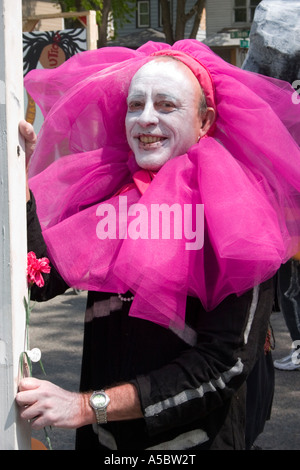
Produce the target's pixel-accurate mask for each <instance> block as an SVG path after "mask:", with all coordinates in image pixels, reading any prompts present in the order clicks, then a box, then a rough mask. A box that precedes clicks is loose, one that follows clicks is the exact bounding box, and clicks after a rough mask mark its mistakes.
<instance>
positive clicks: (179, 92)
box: [125, 59, 202, 170]
mask: <svg viewBox="0 0 300 470" xmlns="http://www.w3.org/2000/svg"><path fill="white" fill-rule="evenodd" d="M201 93H202V91H201V88H200V85H199V83H198V80H197V79H196V77H195V76H194V74H193V73H192V72H191V71H190V70H189V69H188V67H186V66H185V65H184V64H182V63H181V62H178V61H174V60H162V59H160V60H152V61H150V62H148V63H147V64H145V65H144V66H143V67H141V68H140V69H139V70H138V72H137V73H136V74H135V76H134V77H133V79H132V82H131V85H130V89H129V93H128V99H127V102H128V111H127V115H126V121H125V124H126V135H127V140H128V143H129V146H130V148H131V149H132V151H133V153H134V155H135V159H136V161H137V163H138V165H139V166H140V167H141V168H145V169H148V170H158V169H159V168H161V166H162V165H164V163H166V162H167V161H168V160H169V159H170V158H173V157H176V156H178V155H182V154H184V153H185V152H187V150H188V149H189V148H190V147H191V146H192V145H194V144H195V143H196V142H197V141H198V138H199V131H200V128H201V125H202V119H201V118H200V116H199V112H198V111H199V101H200V97H201V96H202V95H201Z"/></svg>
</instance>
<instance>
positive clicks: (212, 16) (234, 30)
mask: <svg viewBox="0 0 300 470" xmlns="http://www.w3.org/2000/svg"><path fill="white" fill-rule="evenodd" d="M259 3H260V0H207V1H206V38H205V39H204V40H203V42H204V43H205V44H207V45H208V46H209V47H210V48H211V49H212V50H213V51H215V52H216V53H217V54H218V55H220V56H221V57H222V58H223V59H224V60H226V61H227V62H230V63H231V64H233V65H237V66H238V67H241V66H242V64H243V62H244V60H245V58H246V54H247V52H248V48H249V33H250V28H251V24H252V21H253V17H254V12H255V8H256V7H257V5H258V4H259Z"/></svg>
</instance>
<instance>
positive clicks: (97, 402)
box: [91, 392, 109, 409]
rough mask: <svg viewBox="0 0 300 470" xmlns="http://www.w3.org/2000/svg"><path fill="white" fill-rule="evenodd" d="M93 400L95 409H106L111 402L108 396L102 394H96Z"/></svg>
mask: <svg viewBox="0 0 300 470" xmlns="http://www.w3.org/2000/svg"><path fill="white" fill-rule="evenodd" d="M91 398H92V403H93V406H94V407H95V408H100V409H101V408H103V407H105V406H106V405H108V402H109V400H108V397H107V395H106V394H105V393H102V392H97V393H94V394H93V396H92V397H91Z"/></svg>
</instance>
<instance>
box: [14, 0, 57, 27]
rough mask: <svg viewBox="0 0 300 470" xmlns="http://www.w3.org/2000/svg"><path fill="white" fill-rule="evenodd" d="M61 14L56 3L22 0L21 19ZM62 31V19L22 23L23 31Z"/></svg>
mask: <svg viewBox="0 0 300 470" xmlns="http://www.w3.org/2000/svg"><path fill="white" fill-rule="evenodd" d="M60 12H61V7H60V6H58V5H57V3H55V2H53V1H49V0H22V15H23V18H27V17H33V16H36V15H48V14H56V13H60ZM62 29H64V19H63V18H47V19H42V20H38V21H23V31H33V30H34V31H59V30H62Z"/></svg>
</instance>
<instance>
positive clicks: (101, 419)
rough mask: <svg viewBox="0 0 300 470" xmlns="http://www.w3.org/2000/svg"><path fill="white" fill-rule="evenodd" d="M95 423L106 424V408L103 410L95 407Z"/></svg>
mask: <svg viewBox="0 0 300 470" xmlns="http://www.w3.org/2000/svg"><path fill="white" fill-rule="evenodd" d="M95 413H96V418H97V424H106V423H107V413H106V408H105V409H104V410H98V409H95Z"/></svg>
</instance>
